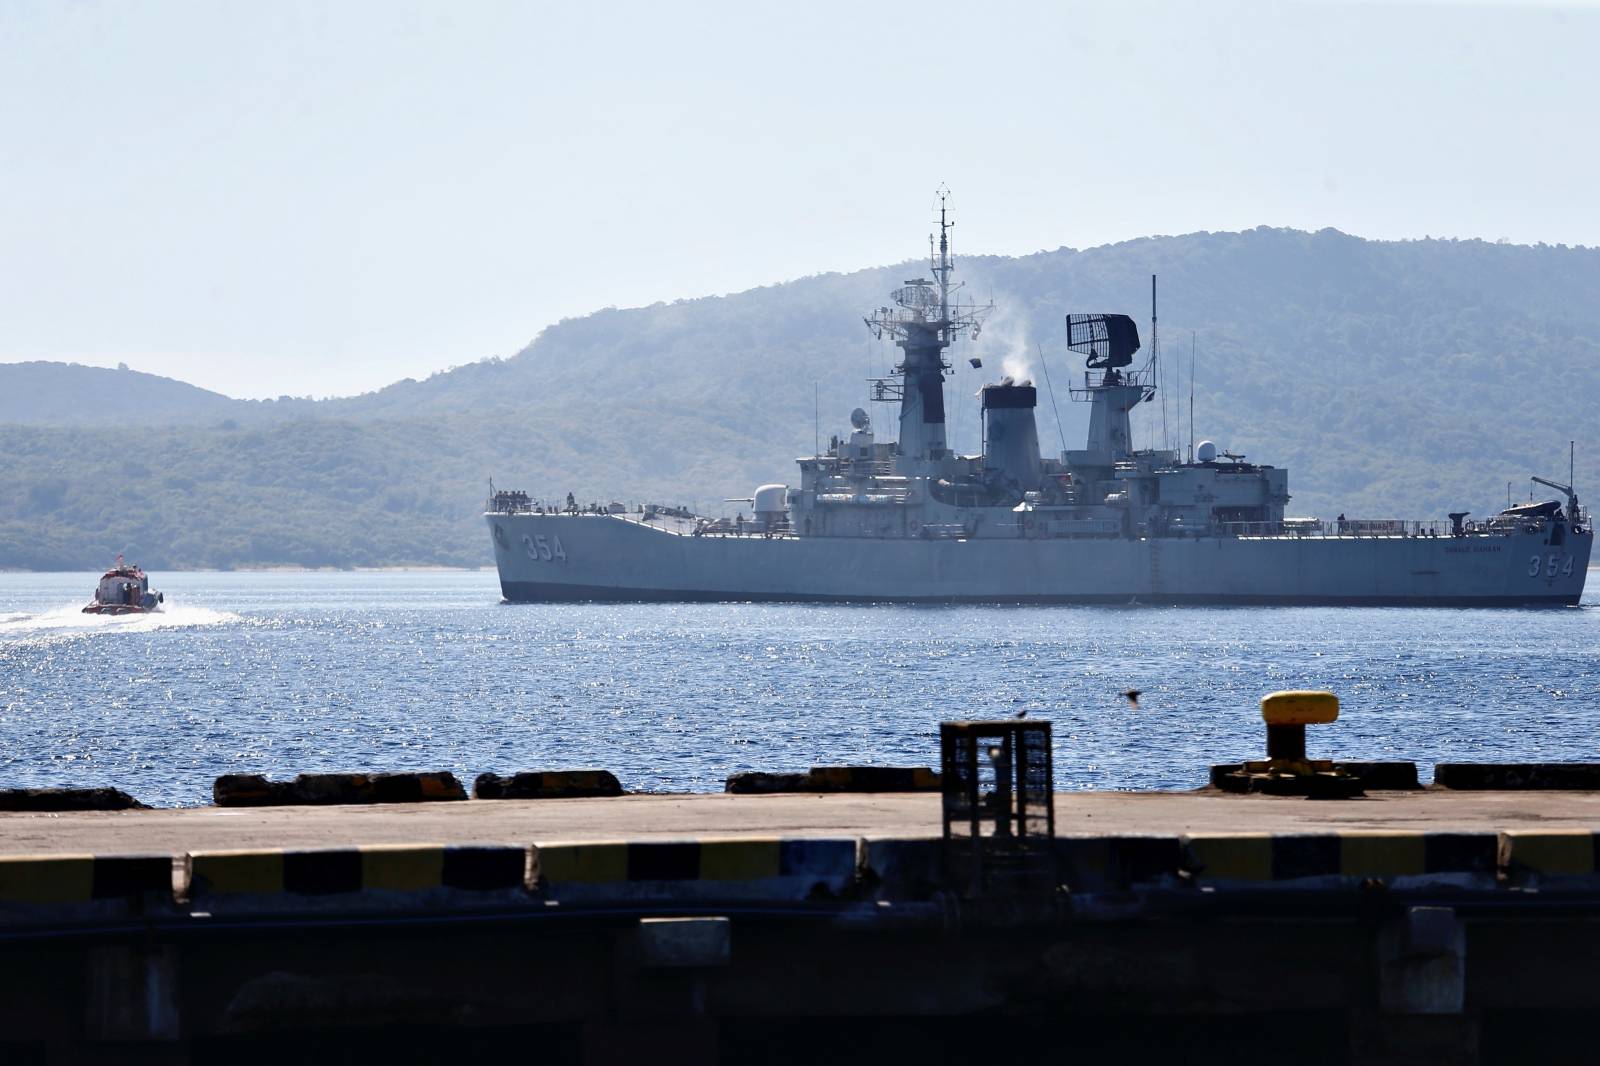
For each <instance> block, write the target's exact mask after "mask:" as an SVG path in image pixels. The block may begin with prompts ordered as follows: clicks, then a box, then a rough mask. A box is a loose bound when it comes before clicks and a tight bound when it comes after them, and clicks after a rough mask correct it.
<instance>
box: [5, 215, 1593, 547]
mask: <svg viewBox="0 0 1600 1066" xmlns="http://www.w3.org/2000/svg"><path fill="white" fill-rule="evenodd" d="M958 266H959V269H960V272H961V274H960V276H961V277H962V278H964V279H965V280H966V282H967V290H966V292H965V295H966V296H968V297H971V298H975V299H977V300H979V301H980V302H983V301H987V300H989V299H991V298H992V299H993V300H994V302H995V303H996V305H997V310H996V312H995V314H994V315H993V316H992V317H991V318H990V320H989V322H988V324H987V326H986V328H985V329H984V331H983V333H982V334H981V335H980V336H979V337H978V338H977V339H976V341H974V342H971V343H964V344H963V346H962V347H961V348H959V349H957V350H956V352H955V353H954V358H953V360H952V361H953V362H954V364H955V366H956V368H957V371H956V374H955V375H954V376H953V377H952V379H951V381H950V389H949V396H950V401H949V409H950V416H951V419H952V427H953V431H954V434H955V436H954V442H955V444H956V445H957V446H958V447H959V448H961V449H963V450H973V449H975V448H976V447H977V443H978V433H977V416H978V412H977V404H976V401H975V399H974V398H973V394H974V393H976V391H977V389H978V388H979V387H980V386H981V385H982V384H983V383H984V382H986V381H992V380H995V379H996V378H997V377H998V376H999V375H1000V373H1002V372H1003V368H1006V367H1008V366H1009V367H1010V368H1012V369H1015V370H1017V371H1018V372H1020V373H1023V374H1026V375H1029V376H1035V377H1042V375H1040V367H1039V356H1038V354H1037V352H1038V351H1039V350H1040V349H1042V350H1043V352H1044V353H1045V356H1044V357H1045V358H1046V359H1047V360H1048V364H1047V365H1048V370H1049V374H1050V378H1051V384H1052V385H1053V386H1054V391H1055V394H1056V397H1055V398H1056V404H1055V406H1056V408H1057V409H1059V411H1060V415H1061V422H1062V426H1061V430H1060V432H1059V433H1058V431H1057V428H1056V424H1055V421H1054V416H1053V415H1052V409H1051V405H1050V403H1049V402H1048V400H1047V399H1041V408H1040V439H1041V441H1042V442H1043V443H1044V446H1045V447H1046V448H1047V449H1051V450H1054V449H1055V448H1059V447H1060V440H1061V437H1062V436H1063V435H1064V436H1065V438H1066V442H1067V446H1068V447H1078V446H1080V442H1081V439H1082V436H1083V433H1084V430H1085V427H1086V420H1087V417H1086V411H1085V409H1084V407H1083V405H1079V404H1074V403H1072V402H1070V400H1069V398H1068V396H1067V385H1068V383H1069V381H1070V379H1071V378H1072V377H1073V376H1074V375H1076V374H1078V373H1080V372H1081V364H1080V363H1078V362H1077V361H1076V360H1075V359H1069V358H1068V357H1067V355H1066V353H1064V352H1063V350H1062V332H1063V330H1062V325H1061V322H1062V316H1063V315H1064V314H1065V313H1067V312H1068V311H1125V312H1128V313H1131V314H1134V315H1136V317H1138V318H1140V319H1141V321H1142V322H1143V321H1145V320H1147V318H1148V311H1149V306H1148V304H1149V275H1150V274H1151V273H1157V274H1159V275H1160V276H1161V324H1162V341H1163V348H1164V352H1165V355H1166V363H1167V366H1168V367H1169V368H1172V367H1175V366H1176V365H1177V363H1178V356H1179V355H1180V354H1181V355H1182V357H1183V359H1182V362H1183V364H1184V366H1185V372H1186V368H1187V356H1188V352H1189V350H1190V338H1191V333H1192V334H1193V335H1194V338H1195V341H1196V346H1197V349H1198V355H1199V360H1198V362H1199V372H1198V375H1197V381H1196V387H1195V396H1196V399H1195V407H1196V412H1197V418H1196V422H1197V426H1198V430H1199V433H1198V436H1199V437H1202V438H1210V439H1213V440H1215V441H1216V442H1217V443H1218V444H1219V445H1220V446H1222V447H1224V448H1227V449H1229V450H1232V451H1235V452H1244V453H1246V454H1248V455H1249V456H1250V458H1251V459H1252V460H1256V461H1261V462H1267V463H1273V464H1275V465H1280V466H1287V467H1289V469H1290V491H1291V492H1292V493H1293V494H1294V502H1293V503H1292V505H1291V508H1290V510H1291V511H1292V512H1294V513H1297V514H1320V515H1323V516H1330V515H1332V514H1334V513H1337V512H1341V511H1342V512H1345V513H1347V514H1349V515H1351V516H1352V517H1354V516H1357V515H1359V516H1364V517H1407V518H1426V517H1439V516H1442V515H1443V513H1444V512H1445V511H1449V510H1461V509H1467V510H1471V511H1473V512H1474V513H1480V514H1481V513H1484V512H1486V511H1490V510H1493V509H1497V508H1498V507H1500V506H1503V505H1504V500H1505V493H1506V483H1507V482H1508V481H1509V482H1513V483H1514V491H1515V492H1517V493H1519V494H1523V495H1525V494H1526V489H1527V480H1526V478H1527V475H1528V474H1530V473H1541V474H1544V475H1546V476H1558V477H1564V475H1565V473H1566V450H1567V442H1568V440H1572V439H1576V440H1577V441H1578V449H1579V456H1578V479H1579V489H1580V492H1581V491H1582V489H1583V488H1584V487H1585V486H1587V485H1593V484H1596V483H1597V481H1600V459H1597V458H1596V456H1595V449H1596V447H1597V446H1600V440H1597V439H1596V438H1595V437H1594V435H1593V434H1591V433H1590V432H1589V427H1590V426H1592V425H1593V424H1594V420H1593V417H1592V413H1593V412H1594V411H1595V409H1596V402H1597V400H1600V374H1597V371H1596V369H1595V368H1596V366H1597V365H1600V359H1597V356H1600V303H1597V301H1596V300H1595V298H1594V294H1595V293H1597V292H1600V251H1597V250H1593V249H1571V248H1563V247H1542V246H1541V247H1525V246H1512V245H1496V244H1488V243H1485V242H1481V241H1432V240H1429V241H1412V242H1399V243H1395V242H1374V241H1365V240H1361V239H1359V238H1354V237H1350V236H1346V235H1344V234H1340V233H1337V232H1335V231H1331V230H1325V231H1322V232H1320V233H1315V234H1308V233H1301V232H1296V231H1289V230H1273V229H1258V230H1252V231H1249V232H1246V233H1218V234H1206V233H1201V234H1190V235H1187V236H1182V237H1157V238H1148V239H1143V240H1137V241H1130V242H1126V243H1123V244H1118V245H1112V246H1108V247H1103V248H1095V249H1090V250H1087V251H1074V250H1071V249H1060V250H1057V251H1051V252H1041V253H1038V254H1035V255H1031V256H1026V257H1020V258H996V257H973V258H970V259H964V260H962V261H960V262H959V264H958ZM921 272H922V268H921V267H920V266H919V265H917V264H902V265H899V266H895V267H890V268H879V269H873V270H866V271H860V272H857V273H853V274H848V275H824V276H819V277H812V278H806V279H802V280H799V281H794V282H790V283H786V284H783V285H774V286H769V287H765V288H760V289H753V290H751V291H748V292H744V293H738V294H735V295H731V296H726V297H716V298H706V299H698V300H685V301H679V302H676V303H671V304H657V305H654V306H651V307H645V308H638V309H632V310H606V311H601V312H598V313H596V314H593V315H589V316H586V317H584V318H580V319H573V320H568V321H564V322H561V323H559V324H557V325H555V326H552V327H550V328H549V329H547V330H545V331H544V332H543V333H542V334H541V335H540V336H539V337H538V339H537V340H535V341H534V343H533V344H531V345H529V347H528V348H527V349H526V350H524V351H523V352H522V353H520V354H519V355H517V356H515V357H513V358H510V359H506V360H495V361H485V362H482V363H475V364H472V365H469V366H466V367H461V368H458V369H456V370H452V371H450V372H447V373H442V374H438V375H435V376H433V377H431V378H428V379H427V380H424V381H405V382H400V383H398V384H396V385H393V386H390V387H389V388H386V389H383V390H380V391H378V392H375V393H371V394H368V395H365V396H360V397H352V398H345V399H337V400H328V401H320V402H311V401H304V400H299V401H288V402H281V403H268V404H262V403H247V402H245V401H237V400H228V399H227V398H225V397H219V396H217V395H216V394H214V393H205V392H203V391H202V390H197V389H195V390H191V387H190V386H185V385H182V384H181V383H177V382H166V383H165V385H164V386H161V388H163V389H166V390H167V392H168V393H169V394H170V397H169V398H170V399H171V402H167V403H165V405H164V406H163V405H162V404H161V403H156V402H155V401H154V400H152V401H151V403H152V406H151V412H152V413H151V414H150V415H149V416H148V417H146V418H143V419H136V420H133V421H132V422H131V423H124V424H123V425H122V426H119V427H118V428H116V429H91V428H85V427H83V426H82V425H75V424H72V423H75V422H80V421H81V419H80V418H79V417H78V412H79V408H81V407H82V403H81V402H80V403H78V404H77V405H76V406H74V405H73V404H72V403H70V402H69V403H67V404H65V413H62V412H63V404H62V403H61V402H60V401H59V399H58V397H60V396H67V397H69V398H70V396H71V393H72V391H73V386H72V382H71V381H68V380H67V378H68V375H67V374H66V371H65V370H63V371H62V373H61V374H60V375H58V377H59V378H60V380H58V381H52V380H47V379H48V378H49V374H43V376H41V371H39V369H38V368H39V367H41V366H48V365H46V364H25V365H27V366H29V367H32V368H34V369H31V370H30V371H29V374H30V375H31V376H30V377H29V378H28V379H26V381H25V382H24V384H23V385H22V386H20V388H21V390H22V391H21V392H19V391H18V390H19V386H18V385H17V384H15V382H17V381H18V380H21V379H18V378H16V377H7V374H8V373H9V372H11V371H12V370H13V368H11V367H0V391H3V392H4V394H5V395H6V400H5V402H4V404H3V405H0V414H3V416H4V419H5V421H6V422H7V423H9V424H4V425H0V454H3V455H4V457H5V460H6V468H7V471H8V474H7V476H6V477H5V478H4V479H3V480H0V566H11V567H28V568H63V567H92V566H94V565H97V564H99V563H101V562H103V561H104V560H105V559H106V558H107V557H109V556H110V555H112V554H114V553H115V552H117V551H125V552H127V553H128V554H129V556H130V557H137V558H138V559H140V560H141V561H142V562H144V563H145V565H147V566H150V567H154V568H161V569H170V568H180V567H211V566H216V567H235V566H247V565H271V564H299V565H308V566H313V565H314V566H362V565H397V564H407V563H410V564H426V563H438V564H457V565H477V564H482V563H486V562H488V561H489V558H490V556H489V551H488V541H487V537H486V536H485V534H484V531H483V529H482V525H481V519H479V517H478V513H479V510H480V504H481V501H482V499H483V496H484V494H485V490H486V488H487V479H488V478H489V477H491V476H492V477H494V478H495V479H496V481H497V483H498V484H499V485H500V486H502V487H521V488H526V489H528V490H530V491H533V492H535V493H537V494H546V495H560V494H564V493H565V492H567V491H569V490H570V491H572V492H574V493H576V494H577V495H578V496H579V498H581V499H620V500H626V501H630V502H631V501H636V500H640V499H649V500H660V501H663V502H694V503H699V504H701V505H702V506H703V507H704V506H713V507H714V505H715V501H720V500H721V499H723V498H724V497H730V496H743V495H748V494H749V492H750V490H751V489H752V488H753V487H754V486H755V485H757V484H759V483H761V482H765V481H769V480H778V481H782V480H787V479H789V478H790V477H791V474H792V470H793V467H792V465H791V464H792V460H793V458H794V457H795V456H797V455H800V454H803V453H806V452H809V451H810V449H811V447H812V442H813V435H814V433H817V432H818V431H819V428H820V435H821V437H822V439H823V441H824V443H825V442H826V439H827V437H828V435H829V434H830V433H831V432H838V431H840V430H842V429H843V428H844V427H845V425H846V417H847V415H848V413H849V411H850V409H851V408H852V407H855V406H865V405H866V404H865V400H866V388H865V385H864V379H865V378H866V377H868V376H869V375H871V374H874V373H877V374H882V373H884V372H886V371H887V369H888V367H889V365H890V363H891V362H892V359H893V354H894V353H893V350H892V349H890V348H888V347H887V346H886V345H884V344H882V343H880V342H877V341H874V340H872V339H871V338H870V337H869V335H868V334H867V331H866V329H865V327H864V326H863V325H862V324H861V316H862V315H863V314H865V313H867V312H869V311H870V310H871V309H872V308H874V307H877V306H879V305H880V304H882V303H884V302H885V299H886V296H887V292H888V290H889V289H890V288H892V287H894V286H895V285H897V284H899V283H900V282H901V281H902V280H903V279H905V278H910V277H913V276H916V275H917V274H919V273H921ZM1145 328H1146V330H1147V327H1145ZM1145 340H1146V344H1147V347H1148V343H1149V338H1148V336H1147V337H1146V338H1145ZM969 356H978V357H980V358H981V359H982V360H983V362H984V366H983V369H982V370H981V371H980V370H973V369H972V368H971V367H970V366H969V365H968V364H967V358H968V357H969ZM54 366H56V367H57V368H58V369H59V368H60V365H59V364H55V365H54ZM67 369H70V370H72V371H83V370H86V369H87V368H81V367H80V368H67ZM95 373H97V374H103V375H125V374H128V373H130V372H126V371H96V372H95ZM139 377H140V378H141V379H142V378H145V377H149V376H148V375H140V376H139ZM153 380H154V381H156V382H161V381H162V380H163V379H153ZM29 382H31V384H29ZM1041 384H1042V381H1041ZM30 390H37V394H36V395H35V396H33V397H31V398H30V396H29V395H28V392H29V391H30ZM185 390H190V391H192V392H193V393H197V394H199V397H201V398H203V400H197V399H196V398H195V397H192V396H189V393H188V392H186V391H185ZM814 390H816V391H815V392H814ZM47 391H48V392H49V394H50V396H51V400H50V402H49V403H45V402H30V399H31V400H33V401H38V400H39V398H40V397H42V396H43V395H44V394H45V393H46V392H47ZM1172 391H1181V392H1184V393H1186V392H1187V384H1186V383H1185V384H1184V386H1183V388H1182V389H1180V390H1172ZM184 398H187V399H188V400H195V402H193V403H188V402H186V401H185V399H184ZM1172 399H1173V400H1174V401H1176V399H1177V397H1176V396H1173V397H1172ZM814 403H815V404H816V407H815V408H814V406H813V405H814ZM1186 403H1187V401H1185V406H1186ZM815 409H819V410H820V427H818V426H817V425H816V424H815V423H814V417H815V416H814V410H815ZM158 411H159V412H160V413H156V412H158ZM873 413H874V414H875V416H879V417H880V423H881V426H882V428H884V429H888V428H889V427H890V424H891V421H892V409H888V408H878V409H875V410H874V412H873ZM24 415H29V416H30V417H26V418H24V417H23V416H24ZM1177 419H1178V412H1177V404H1176V402H1174V403H1173V405H1172V406H1169V407H1168V409H1167V411H1166V420H1167V430H1166V436H1167V437H1168V438H1171V439H1174V440H1176V439H1178V438H1179V436H1180V434H1179V431H1178V425H1177ZM24 421H27V422H31V423H35V424H28V425H24V424H20V423H22V422H24ZM38 423H53V424H38ZM126 425H132V426H133V427H134V428H125V426H126ZM1161 425H1162V411H1161V408H1160V405H1158V404H1152V405H1149V406H1148V407H1147V408H1145V409H1143V410H1142V411H1141V412H1140V413H1139V414H1138V415H1137V416H1136V435H1137V436H1138V438H1139V440H1140V443H1142V444H1144V443H1149V444H1159V443H1160V442H1161V440H1162V438H1163V433H1162V428H1161ZM1181 435H1182V436H1183V437H1187V435H1188V434H1187V428H1185V429H1184V430H1183V432H1182V434H1181Z"/></svg>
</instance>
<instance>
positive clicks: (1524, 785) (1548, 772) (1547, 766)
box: [1433, 762, 1600, 791]
mask: <svg viewBox="0 0 1600 1066" xmlns="http://www.w3.org/2000/svg"><path fill="white" fill-rule="evenodd" d="M1433 783H1434V784H1435V785H1437V786H1438V787H1440V788H1451V789H1462V790H1483V791H1491V790H1492V791H1502V790H1503V791H1512V790H1523V789H1536V790H1545V789H1570V790H1575V791H1600V763H1595V762H1522V763H1509V762H1507V763H1471V762H1442V763H1439V764H1438V765H1437V766H1435V767H1434V768H1433Z"/></svg>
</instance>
